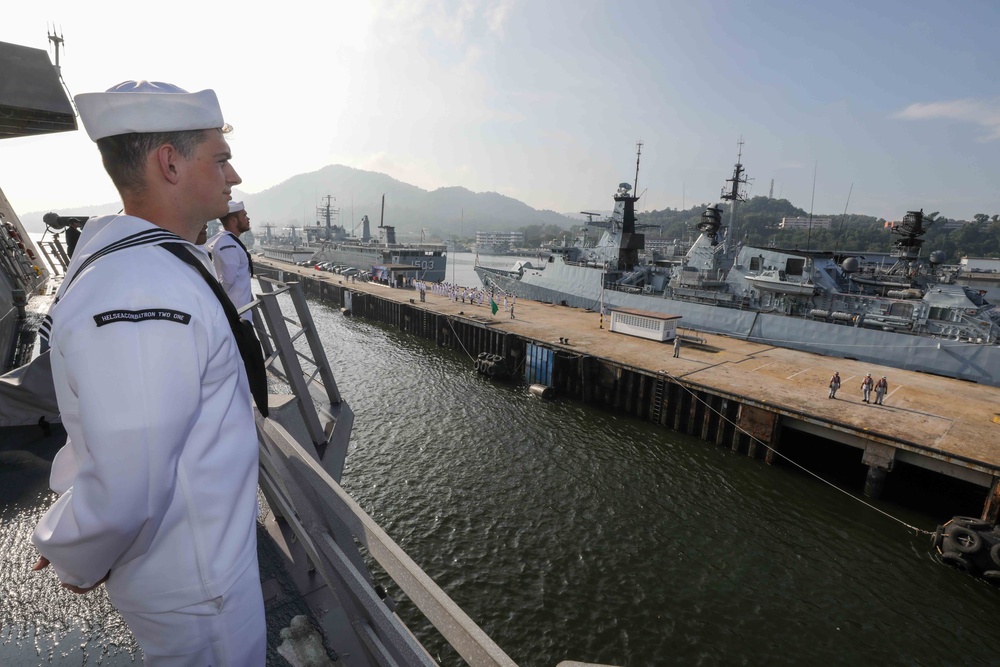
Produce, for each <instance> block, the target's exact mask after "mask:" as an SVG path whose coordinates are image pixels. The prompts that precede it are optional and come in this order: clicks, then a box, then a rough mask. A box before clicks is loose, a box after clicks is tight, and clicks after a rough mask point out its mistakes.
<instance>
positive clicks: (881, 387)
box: [875, 375, 889, 405]
mask: <svg viewBox="0 0 1000 667" xmlns="http://www.w3.org/2000/svg"><path fill="white" fill-rule="evenodd" d="M887 391H889V383H888V382H886V379H885V376H884V375H883V376H882V379H881V380H879V381H878V382H876V383H875V405H882V399H883V398H885V392H887Z"/></svg>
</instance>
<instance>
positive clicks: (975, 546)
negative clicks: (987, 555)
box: [948, 526, 983, 554]
mask: <svg viewBox="0 0 1000 667" xmlns="http://www.w3.org/2000/svg"><path fill="white" fill-rule="evenodd" d="M948 537H950V538H951V539H952V543H953V545H954V547H955V551H957V552H958V553H961V554H973V553H976V552H977V551H979V548H980V547H982V546H983V538H982V536H981V535H980V534H979V533H977V532H976V531H974V530H971V529H969V528H966V527H965V526H949V528H948Z"/></svg>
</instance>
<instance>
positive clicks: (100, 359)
mask: <svg viewBox="0 0 1000 667" xmlns="http://www.w3.org/2000/svg"><path fill="white" fill-rule="evenodd" d="M76 103H77V107H78V109H79V112H80V118H81V120H82V121H83V124H84V126H85V127H86V129H87V132H88V134H89V135H90V137H91V138H92V139H93V140H95V141H96V142H97V144H98V148H99V149H100V151H101V154H102V157H103V159H104V162H105V167H106V168H107V170H108V173H109V175H110V176H111V178H112V181H113V182H114V183H115V186H116V187H117V188H118V191H119V193H120V194H121V196H122V201H123V203H124V205H125V215H115V216H106V217H103V218H95V219H94V220H91V221H90V222H89V223H88V224H87V226H86V230H85V231H86V233H85V235H84V236H83V237H81V240H80V243H79V245H78V246H77V248H76V252H75V253H74V257H73V262H72V263H71V265H70V267H69V270H68V275H67V277H66V279H65V280H64V282H63V285H62V287H61V288H60V292H59V294H58V296H57V301H56V303H55V305H54V306H53V307H52V309H51V311H50V319H48V320H47V322H46V323H45V325H43V335H46V334H47V335H48V337H49V342H50V346H51V347H50V349H51V355H52V375H53V381H54V384H55V389H56V395H57V398H58V402H59V408H60V412H61V415H62V421H63V425H64V426H65V428H66V432H67V434H68V436H69V437H68V440H67V443H66V445H65V446H64V447H63V448H62V449H61V450H60V451H59V453H58V454H57V456H56V458H55V461H54V462H53V466H52V473H51V480H50V482H51V486H52V488H53V490H54V491H56V492H57V493H58V494H59V498H58V499H57V500H56V501H55V503H54V504H53V505H52V507H50V508H49V510H48V511H47V512H46V513H45V515H44V516H43V517H42V519H41V520H40V521H39V524H38V526H37V527H36V529H35V532H34V534H33V536H32V541H33V542H34V544H35V546H36V548H37V549H38V551H39V553H40V554H41V558H39V561H38V563H37V564H36V565H35V569H36V570H41V569H42V568H45V567H46V566H47V565H49V564H50V563H51V565H52V568H53V569H54V570H55V573H56V574H57V575H58V577H59V580H60V581H61V582H62V585H63V586H64V587H65V588H68V589H69V590H71V591H73V592H76V593H85V592H88V591H89V590H91V589H93V588H95V587H97V586H99V585H100V584H101V583H105V585H106V586H107V592H108V596H109V598H110V599H111V601H112V603H113V604H114V605H115V606H116V607H117V608H118V609H119V611H120V612H121V613H122V616H123V617H124V619H125V621H126V623H127V624H128V626H129V628H130V629H131V630H132V632H133V634H134V635H135V637H136V640H137V641H138V643H139V645H140V646H141V647H142V649H143V654H144V661H145V664H146V665H153V666H156V665H198V666H204V665H213V667H220V666H223V665H232V666H237V665H238V666H240V667H243V666H245V665H263V664H264V662H265V653H266V631H265V627H264V605H263V600H262V595H261V587H260V575H259V570H258V566H257V550H256V499H257V467H258V460H257V438H256V430H255V427H254V416H253V412H252V408H251V400H250V391H249V388H248V386H247V377H246V372H245V370H244V365H243V362H242V359H241V357H240V353H239V350H238V349H237V345H236V342H235V340H234V338H233V334H232V332H231V329H230V326H229V323H228V321H227V318H226V315H225V313H224V311H223V308H222V304H221V302H220V300H219V299H218V298H217V297H216V295H215V292H213V290H212V289H211V287H210V286H209V283H208V282H207V280H206V279H205V277H204V276H203V275H202V274H200V273H199V272H198V271H196V270H195V268H193V267H192V266H189V265H187V264H185V263H184V261H182V260H181V259H180V258H179V257H177V256H174V255H173V254H171V252H169V251H168V250H167V249H166V248H165V247H161V246H163V245H164V244H173V247H174V248H175V249H177V248H179V249H180V250H181V251H183V252H190V254H191V255H192V256H194V257H196V258H197V259H198V260H199V261H201V262H203V263H204V264H205V266H206V267H210V266H211V265H210V264H209V259H208V256H207V254H206V253H205V251H204V250H202V249H201V248H198V247H196V246H195V245H193V241H194V240H195V239H196V237H197V236H198V232H199V231H200V230H201V228H202V226H203V224H204V223H205V222H207V221H208V220H211V219H213V218H216V217H219V216H220V215H223V214H224V213H225V212H226V209H227V204H228V201H229V199H230V198H231V189H232V187H233V186H234V185H235V184H238V183H240V178H239V176H238V175H237V173H236V171H235V170H234V169H233V167H232V166H231V165H230V162H229V160H230V157H231V156H230V150H229V146H228V144H227V143H226V141H225V138H224V134H223V130H222V129H221V128H223V127H224V122H223V118H222V111H221V109H220V107H219V103H218V100H217V98H216V95H215V93H214V92H213V91H211V90H203V91H200V92H197V93H187V92H185V91H183V90H182V89H180V88H177V87H176V86H172V85H169V84H160V83H151V82H147V81H141V82H135V81H129V82H125V83H122V84H119V85H118V86H116V87H115V88H113V89H111V90H110V91H108V92H106V93H90V94H83V95H78V96H77V97H76ZM130 151H131V152H132V156H133V158H138V159H131V160H129V159H128V153H129V152H130ZM123 153H124V154H125V156H124V157H120V156H122V155H123Z"/></svg>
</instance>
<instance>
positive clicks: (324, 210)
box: [316, 195, 340, 241]
mask: <svg viewBox="0 0 1000 667" xmlns="http://www.w3.org/2000/svg"><path fill="white" fill-rule="evenodd" d="M323 199H324V200H325V201H326V205H325V206H320V207H318V208H317V209H316V213H318V214H319V215H321V216H323V218H324V219H325V220H326V240H327V241H329V240H331V239H332V238H333V230H332V229H331V228H330V225H331V218H332V217H333V216H334V215H338V214H340V209H339V208H333V207H332V206H331V205H330V202H335V201H337V198H336V197H334V196H333V195H326V196H324V197H323Z"/></svg>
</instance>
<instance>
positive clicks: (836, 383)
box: [830, 371, 840, 398]
mask: <svg viewBox="0 0 1000 667" xmlns="http://www.w3.org/2000/svg"><path fill="white" fill-rule="evenodd" d="M838 389H840V371H835V372H834V374H833V377H832V378H830V398H837V390H838Z"/></svg>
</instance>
